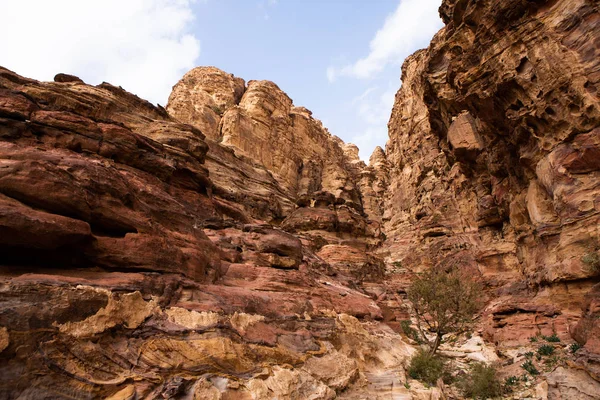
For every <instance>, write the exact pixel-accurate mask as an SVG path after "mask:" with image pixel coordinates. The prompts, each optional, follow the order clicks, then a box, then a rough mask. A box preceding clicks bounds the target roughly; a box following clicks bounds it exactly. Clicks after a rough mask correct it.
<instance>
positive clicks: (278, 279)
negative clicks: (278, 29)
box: [0, 69, 425, 399]
mask: <svg viewBox="0 0 600 400" xmlns="http://www.w3.org/2000/svg"><path fill="white" fill-rule="evenodd" d="M218 73H219V74H222V75H226V74H224V73H221V72H218ZM226 76H228V75H226ZM233 82H234V83H235V82H239V80H233ZM233 86H235V85H233ZM256 86H257V88H256V92H257V93H255V94H252V91H251V90H250V88H252V87H253V84H252V83H250V88H248V89H246V88H245V87H244V86H243V85H242V88H243V91H244V95H243V96H242V98H241V99H242V100H243V99H244V98H246V97H248V98H249V100H248V101H249V104H252V106H248V108H249V111H243V112H244V113H247V115H246V114H244V115H241V116H240V118H248V122H249V123H252V124H254V123H255V122H256V123H257V124H258V123H259V122H258V121H259V120H260V118H263V120H262V122H260V123H262V124H263V125H265V126H267V128H268V129H266V130H265V132H271V130H270V129H271V128H272V127H278V128H277V129H279V130H276V131H275V132H276V133H277V134H278V135H282V137H284V136H285V134H286V132H287V131H286V129H298V132H293V133H289V132H287V135H288V138H289V137H292V138H295V139H296V140H305V141H307V143H308V144H306V143H304V144H302V143H301V144H300V145H305V144H306V145H307V146H308V145H310V146H312V148H313V152H312V153H306V154H307V155H305V158H301V157H300V155H299V156H298V158H297V159H298V160H300V161H299V162H304V161H302V160H306V161H311V159H312V160H313V161H314V165H316V167H315V168H316V169H315V170H310V168H307V169H302V170H303V171H304V170H306V171H309V172H310V171H312V172H310V174H308V175H307V176H308V177H303V176H304V175H303V173H302V171H301V169H293V171H295V172H296V173H297V175H293V174H292V175H288V176H286V175H285V174H284V175H281V173H282V171H286V170H285V169H283V170H281V169H278V170H277V171H274V172H271V171H269V170H268V169H267V168H266V166H265V164H264V163H267V162H266V161H265V160H266V159H265V158H263V159H259V160H254V159H252V158H251V156H253V157H257V154H258V153H249V154H248V155H245V154H241V152H240V150H239V148H237V147H234V146H232V145H227V146H225V145H223V144H220V143H217V142H216V141H214V140H211V139H208V138H207V137H206V136H205V135H204V134H203V133H202V132H201V131H200V129H199V128H198V127H199V126H200V127H201V126H202V125H201V124H197V126H194V125H189V124H184V123H182V122H181V121H178V120H176V119H175V118H173V117H172V116H170V115H169V114H168V113H167V112H166V111H165V110H164V109H161V108H158V107H155V106H153V105H151V104H150V103H148V102H146V101H144V100H142V99H140V98H138V97H136V96H134V95H132V94H130V93H128V92H126V91H124V90H123V89H121V88H119V87H115V86H112V85H110V84H106V83H103V84H101V85H98V86H89V85H86V84H85V83H83V82H82V81H81V80H79V79H77V78H75V77H69V76H66V75H62V74H61V75H57V77H56V82H38V81H35V80H32V79H27V78H24V77H21V76H19V75H17V74H16V73H13V72H11V71H8V70H6V69H0V251H1V254H2V257H1V258H0V282H1V283H0V398H3V399H4V398H6V399H16V398H19V399H42V398H47V399H50V398H52V399H63V398H81V399H84V398H112V399H136V398H138V399H139V398H147V399H155V398H194V399H207V398H215V399H221V398H236V399H271V398H274V397H275V398H282V399H283V398H286V399H287V398H289V399H306V398H312V399H331V398H334V397H336V396H338V397H339V396H342V397H343V396H346V395H347V396H350V397H349V398H352V396H355V395H360V394H361V393H362V395H367V396H370V394H369V393H378V392H379V391H380V390H383V391H386V392H389V391H390V388H391V390H392V391H393V392H394V393H400V394H403V395H409V394H410V393H411V391H409V390H408V389H407V388H405V387H404V386H403V385H402V382H403V381H405V380H406V377H405V376H404V366H403V363H404V361H405V360H406V359H407V357H408V356H409V355H410V354H411V353H412V352H413V351H414V350H413V349H412V348H411V347H410V346H409V345H408V344H407V343H406V342H405V341H404V340H403V339H402V337H401V336H400V335H399V334H398V333H396V332H394V331H393V330H391V329H390V328H389V327H388V326H387V325H385V324H383V323H382V322H380V321H381V319H382V318H383V317H382V314H383V312H382V310H381V308H380V307H379V306H378V304H377V302H376V299H374V298H373V297H372V296H371V295H370V294H369V292H368V291H367V290H366V289H365V287H371V286H369V285H370V284H371V283H374V284H376V283H375V282H378V281H380V280H381V278H382V271H383V263H382V261H381V260H380V259H379V258H378V257H377V256H376V255H374V254H372V253H371V251H370V250H371V249H372V248H374V247H375V246H376V244H377V243H379V242H380V240H381V238H380V235H379V233H377V232H375V231H374V230H372V229H371V228H370V224H369V223H368V218H367V215H366V214H365V213H364V212H363V210H362V200H361V198H360V196H359V191H358V189H357V186H356V185H357V184H358V182H359V180H360V177H359V176H358V175H357V174H358V171H359V170H360V168H357V165H356V164H357V163H356V161H357V157H356V151H355V150H354V148H353V147H352V146H345V145H343V143H342V142H341V141H340V140H339V139H336V138H334V137H332V136H331V135H329V134H327V133H326V132H325V131H324V129H323V128H322V127H320V124H318V123H317V122H316V121H315V120H312V118H311V117H310V113H309V112H308V111H306V110H304V109H297V108H292V106H291V101H287V102H286V101H283V100H285V99H287V96H286V95H285V94H284V93H283V92H281V91H280V90H279V89H277V88H276V87H275V85H274V84H272V83H269V82H262V83H257V84H256ZM265 88H266V89H265ZM234 89H235V87H234ZM233 93H234V94H235V93H236V92H235V90H233ZM244 96H246V97H244ZM253 96H254V97H253ZM215 97H216V98H220V97H219V96H218V95H217V96H215ZM257 97H258V99H257ZM272 99H283V100H282V102H283V103H285V107H284V110H285V112H289V113H290V114H291V115H287V114H286V115H287V117H286V118H284V119H283V120H282V121H283V122H282V124H283V125H281V126H279V125H277V124H279V123H280V122H281V121H279V119H278V118H279V117H277V118H276V117H275V116H272V115H271V116H264V115H262V114H259V116H258V117H256V121H255V120H254V119H252V118H254V117H253V115H254V114H252V110H253V108H252V107H254V108H257V109H261V110H263V109H269V108H270V107H271V106H272V103H271V100H272ZM288 100H289V99H288ZM231 101H232V104H233V103H235V101H237V100H235V98H234V100H231ZM232 107H233V111H232V112H236V113H237V112H241V111H239V110H238V108H239V107H241V106H239V105H232ZM275 109H276V107H274V110H275ZM257 112H258V111H257ZM225 114H226V115H227V112H226V113H225ZM292 121H293V124H292ZM191 122H194V121H191ZM269 124H273V125H269ZM307 126H308V128H307ZM203 129H208V128H206V127H203ZM236 129H238V128H236ZM239 129H242V128H239ZM209 132H210V131H209ZM253 132H254V131H243V133H244V134H253ZM258 132H262V131H260V130H259V129H257V133H258ZM304 134H306V135H309V134H315V135H316V136H315V137H314V138H313V137H310V136H307V137H306V138H304V139H302V137H301V135H304ZM242 138H243V139H244V140H248V141H251V140H252V138H251V137H242ZM315 138H316V139H315ZM271 139H272V138H271ZM240 140H241V139H240ZM269 140H270V139H269ZM319 140H324V141H325V142H324V145H326V146H330V147H331V148H330V150H331V153H332V155H335V156H336V157H337V158H335V159H325V158H323V159H318V158H317V155H315V154H317V152H318V151H321V152H322V151H323V149H322V148H318V146H320V145H321V143H320V142H319ZM264 143H268V141H265V142H264ZM265 145H266V144H265ZM240 146H241V145H240ZM317 148H318V150H315V149H317ZM308 150H310V148H309V149H308ZM265 151H269V150H268V149H267V150H265ZM286 151H287V150H286ZM294 151H298V147H296V148H294ZM208 154H210V156H209V155H208ZM299 154H300V153H299ZM318 154H322V155H324V154H323V153H318ZM267 156H268V153H264V154H262V157H267ZM292 156H293V155H292ZM285 157H287V155H280V158H279V159H284V158H285ZM295 159H296V158H295ZM276 160H277V159H274V160H271V161H270V162H272V163H275V162H276ZM284 161H285V160H284ZM273 165H275V164H273ZM273 165H271V166H270V167H271V168H275V167H274V166H273ZM340 165H343V166H344V167H343V168H342V167H341V166H340ZM346 165H347V166H348V167H346ZM294 168H296V166H294ZM346 168H347V169H346ZM315 171H316V172H315ZM294 177H295V178H294ZM302 182H308V183H306V185H305V184H304V183H302ZM355 182H357V183H355ZM303 185H304V186H303ZM299 187H300V188H304V189H302V190H300V189H299ZM323 189H329V190H330V191H327V190H323ZM269 222H270V223H269ZM363 283H364V284H365V285H366V286H365V287H363ZM390 371H394V372H393V374H392V373H390ZM394 385H395V386H394ZM411 390H412V393H419V390H425V389H424V388H422V387H421V388H419V387H417V388H413V389H411ZM343 392H344V393H346V394H343ZM336 393H338V394H336Z"/></svg>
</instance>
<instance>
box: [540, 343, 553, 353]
mask: <svg viewBox="0 0 600 400" xmlns="http://www.w3.org/2000/svg"><path fill="white" fill-rule="evenodd" d="M537 352H538V354H539V355H541V356H549V355H551V354H553V353H554V346H552V345H550V344H543V345H541V346H540V347H539V348H538V349H537Z"/></svg>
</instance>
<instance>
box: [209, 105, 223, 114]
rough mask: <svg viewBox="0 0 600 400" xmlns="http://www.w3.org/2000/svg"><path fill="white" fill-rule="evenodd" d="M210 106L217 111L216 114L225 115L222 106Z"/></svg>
mask: <svg viewBox="0 0 600 400" xmlns="http://www.w3.org/2000/svg"><path fill="white" fill-rule="evenodd" d="M210 108H211V109H212V110H213V111H214V112H215V114H219V115H223V110H221V107H219V106H211V107H210Z"/></svg>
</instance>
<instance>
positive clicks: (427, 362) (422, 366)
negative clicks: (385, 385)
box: [408, 349, 446, 386]
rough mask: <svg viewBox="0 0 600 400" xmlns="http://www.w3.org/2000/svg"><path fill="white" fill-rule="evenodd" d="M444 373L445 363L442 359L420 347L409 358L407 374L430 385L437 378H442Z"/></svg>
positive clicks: (434, 382)
mask: <svg viewBox="0 0 600 400" xmlns="http://www.w3.org/2000/svg"><path fill="white" fill-rule="evenodd" d="M445 373H446V365H445V363H444V360H442V359H441V358H440V357H438V356H436V355H431V354H430V353H429V352H426V351H424V350H422V349H421V350H419V351H418V352H417V353H416V354H415V355H414V356H413V357H412V358H411V359H410V365H409V367H408V375H409V376H410V377H411V378H413V379H418V380H420V381H421V382H423V383H426V384H428V385H430V386H433V385H435V384H436V382H437V381H438V379H440V378H442V377H443V376H444V374H445Z"/></svg>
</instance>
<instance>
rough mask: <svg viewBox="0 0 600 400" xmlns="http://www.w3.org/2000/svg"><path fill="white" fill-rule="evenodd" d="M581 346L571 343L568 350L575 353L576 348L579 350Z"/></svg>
mask: <svg viewBox="0 0 600 400" xmlns="http://www.w3.org/2000/svg"><path fill="white" fill-rule="evenodd" d="M581 347H582V346H581V345H580V344H579V343H571V345H570V346H569V350H570V351H571V353H573V354H575V353H577V350H579V349H580V348H581Z"/></svg>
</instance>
